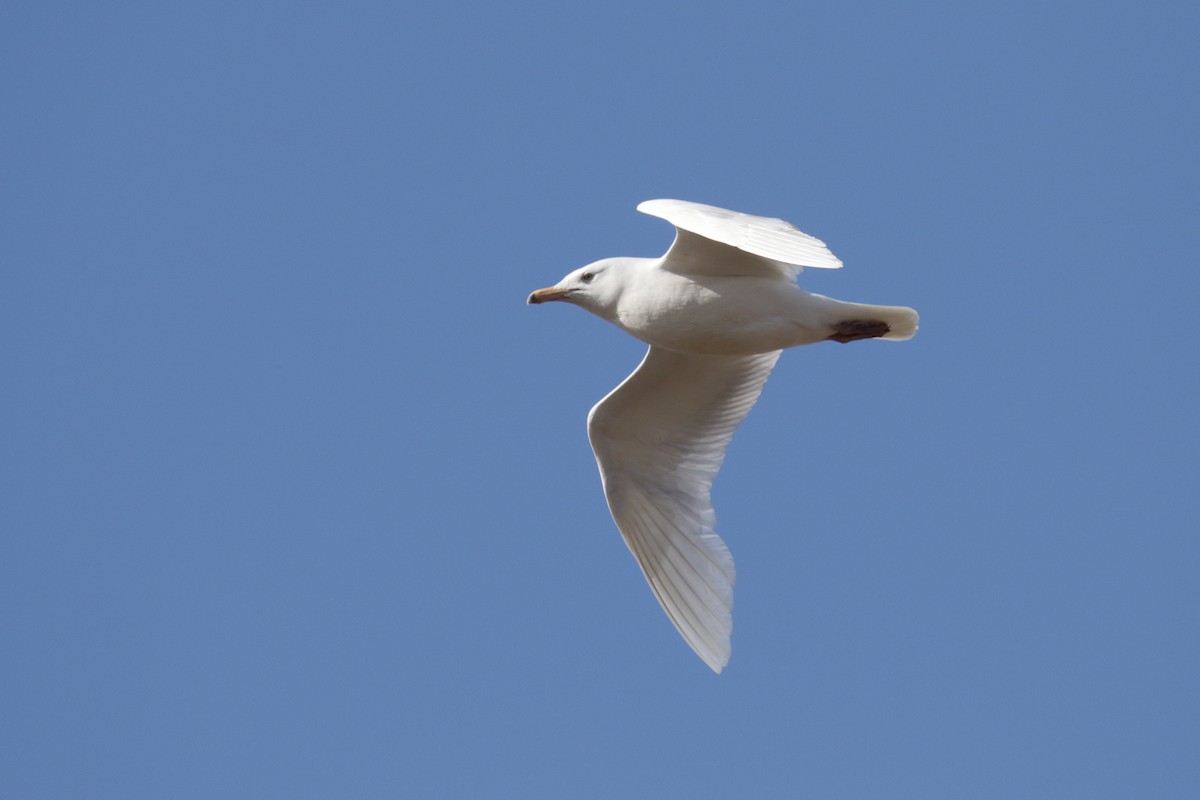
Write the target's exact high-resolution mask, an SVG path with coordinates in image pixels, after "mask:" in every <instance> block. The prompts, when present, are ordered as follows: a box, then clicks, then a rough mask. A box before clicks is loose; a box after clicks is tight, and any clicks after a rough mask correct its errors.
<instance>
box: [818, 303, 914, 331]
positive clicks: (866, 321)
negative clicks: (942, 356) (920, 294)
mask: <svg viewBox="0 0 1200 800" xmlns="http://www.w3.org/2000/svg"><path fill="white" fill-rule="evenodd" d="M813 297H814V298H817V299H818V301H819V302H820V305H821V316H822V317H823V318H824V320H825V322H826V323H827V324H828V325H829V326H830V327H831V328H832V329H833V331H834V334H833V335H832V336H830V337H829V338H831V339H834V340H835V341H845V342H849V341H854V340H856V339H891V340H893V341H897V342H900V341H904V340H905V339H911V338H912V337H913V336H914V335H915V334H916V332H917V327H918V325H919V324H920V321H921V318H920V317H919V316H918V315H917V312H916V311H914V310H913V309H911V308H906V307H904V306H873V305H870V304H869V303H847V302H845V301H843V300H834V299H833V298H832V297H825V296H824V295H813Z"/></svg>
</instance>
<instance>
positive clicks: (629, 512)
mask: <svg viewBox="0 0 1200 800" xmlns="http://www.w3.org/2000/svg"><path fill="white" fill-rule="evenodd" d="M778 358H779V352H778V351H776V352H772V353H763V354H761V355H753V356H700V355H686V354H683V353H676V352H673V351H670V350H664V349H662V348H658V347H651V348H650V350H649V352H648V353H646V357H645V359H644V360H643V361H642V363H641V365H640V366H639V367H638V368H637V369H636V370H634V372H633V374H632V375H630V376H629V377H628V378H626V379H625V380H624V381H623V382H622V383H621V385H620V386H618V387H617V388H616V389H614V390H613V391H612V392H610V393H609V394H608V396H607V397H605V398H604V399H603V400H601V401H600V402H599V403H597V404H596V406H595V407H594V408H593V409H592V411H591V413H590V414H589V415H588V438H589V439H590V440H591V443H592V449H593V450H594V451H595V453H596V463H597V464H598V465H599V467H600V477H601V479H602V480H603V482H604V494H605V497H606V498H607V499H608V508H609V510H610V511H611V512H612V516H613V520H615V521H616V523H617V527H618V528H619V529H620V531H621V535H622V536H623V537H624V538H625V543H626V544H627V545H628V546H629V549H630V550H631V551H632V552H633V555H634V557H636V558H637V562H638V565H639V566H640V567H641V568H642V573H643V574H644V575H645V576H646V580H647V581H648V582H649V583H650V588H651V589H653V590H654V595H655V597H657V598H658V602H659V603H661V604H662V607H663V610H664V611H666V612H667V616H668V617H670V618H671V621H672V622H673V623H675V627H676V628H678V629H679V633H680V634H682V635H683V638H684V639H685V640H687V643H688V644H689V645H691V647H692V649H693V650H695V651H696V654H697V655H699V656H700V658H702V659H704V662H705V663H706V664H708V665H709V666H710V667H712V669H713V670H714V671H716V672H720V671H721V669H722V668H723V667H724V666H725V664H726V663H728V661H729V651H730V643H729V638H730V635H731V634H732V632H733V618H732V609H733V580H734V569H733V557H732V556H730V554H729V550H728V548H726V547H725V543H724V542H722V541H721V538H720V537H719V536H717V534H716V531H715V527H716V515H715V514H714V513H713V508H712V501H711V499H710V496H709V491H710V488H711V487H712V482H713V479H714V478H715V477H716V475H717V471H718V470H720V468H721V462H722V461H723V460H724V458H725V448H726V446H727V445H728V444H729V441H730V440H731V439H732V438H733V433H734V431H735V430H737V427H738V425H740V424H741V422H742V420H743V419H745V417H746V414H747V413H749V411H750V408H751V407H752V406H753V405H754V402H755V401H756V400H757V399H758V396H759V394H760V393H761V392H762V388H763V385H764V384H765V383H766V381H767V376H768V375H770V374H771V369H772V368H773V367H774V366H775V362H776V361H777V360H778Z"/></svg>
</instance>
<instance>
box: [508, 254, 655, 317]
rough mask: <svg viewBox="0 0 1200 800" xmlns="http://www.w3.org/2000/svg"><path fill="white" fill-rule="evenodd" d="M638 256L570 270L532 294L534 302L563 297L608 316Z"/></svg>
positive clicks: (609, 259) (596, 262)
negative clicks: (554, 281) (562, 276)
mask: <svg viewBox="0 0 1200 800" xmlns="http://www.w3.org/2000/svg"><path fill="white" fill-rule="evenodd" d="M637 260H638V259H632V258H605V259H602V260H600V261H594V262H592V263H591V264H588V265H587V266H586V267H580V268H579V269H577V270H575V271H574V272H570V273H568V274H567V275H566V277H564V278H563V279H562V280H561V281H559V282H558V283H556V284H554V285H553V286H548V287H546V288H545V289H538V290H537V291H536V292H534V293H533V294H531V295H529V303H530V305H536V304H538V303H549V302H551V301H552V300H561V301H563V302H566V303H573V304H574V305H577V306H580V307H581V308H585V309H587V310H588V311H591V312H592V313H593V314H597V315H599V316H601V317H605V318H608V317H609V316H610V315H611V314H612V313H613V312H614V311H615V309H616V306H617V301H618V300H619V299H620V296H621V292H622V290H623V289H624V287H625V284H626V283H627V278H626V274H627V272H628V268H629V267H630V266H631V265H632V263H633V262H635V261H637Z"/></svg>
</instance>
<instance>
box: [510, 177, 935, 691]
mask: <svg viewBox="0 0 1200 800" xmlns="http://www.w3.org/2000/svg"><path fill="white" fill-rule="evenodd" d="M638 210H640V211H645V212H646V213H649V214H653V215H655V216H660V217H663V218H664V219H667V220H668V221H670V222H672V223H673V224H674V225H675V226H676V238H675V242H674V243H673V244H672V246H671V248H670V250H668V251H667V253H666V254H665V255H664V256H662V257H661V258H609V259H604V260H602V261H597V262H594V263H592V264H589V265H587V266H585V267H581V268H580V269H578V270H575V271H574V272H572V273H570V274H568V275H567V276H566V277H565V278H563V279H562V280H561V281H559V282H558V283H557V284H556V285H555V286H552V287H549V288H546V289H539V290H538V291H536V292H534V293H533V294H531V295H530V297H529V302H530V303H542V302H548V301H552V300H561V301H565V302H569V303H572V304H575V305H579V306H581V307H583V308H585V309H587V310H588V311H591V312H592V313H594V314H596V315H597V316H600V317H601V318H603V319H606V320H608V321H609V322H612V323H613V324H615V325H617V326H618V327H620V328H621V329H622V330H625V331H626V332H628V333H629V334H631V335H633V336H635V337H637V338H638V339H641V340H642V341H644V342H646V343H648V344H649V345H650V350H649V351H648V352H647V354H646V357H645V359H644V360H643V361H642V363H641V365H640V366H639V367H638V368H637V369H636V370H635V371H634V372H633V374H632V375H630V376H629V377H628V378H627V379H625V381H624V382H622V383H621V385H620V386H618V387H617V388H616V389H614V390H613V391H612V392H610V393H609V394H608V396H607V397H605V398H604V399H603V400H601V401H600V402H599V403H597V404H596V406H595V407H594V408H593V409H592V411H591V413H590V414H589V415H588V437H589V439H590V441H591V443H592V449H593V450H594V452H595V454H596V461H597V464H598V465H599V467H600V475H601V479H602V481H603V483H604V492H605V496H606V498H607V499H608V505H609V509H610V510H611V512H612V515H613V519H614V521H615V522H616V523H617V527H618V528H619V529H620V531H621V534H622V536H623V537H624V539H625V542H626V544H627V545H628V546H629V549H630V550H631V551H632V552H633V554H634V556H635V557H636V558H637V561H638V564H639V566H641V568H642V572H643V573H644V574H645V576H646V579H647V581H648V582H649V583H650V586H651V588H652V589H653V590H654V594H655V596H656V597H657V598H658V600H659V602H660V603H661V604H662V606H663V609H664V610H665V611H666V612H667V615H668V616H669V617H670V618H671V621H672V622H674V623H675V626H676V628H677V629H678V630H679V632H680V634H682V635H683V637H684V639H685V640H686V641H687V642H688V644H689V645H691V647H692V648H693V649H694V650H695V651H696V653H697V654H698V655H699V656H700V657H701V658H702V659H704V661H705V663H707V664H708V665H709V666H710V667H711V668H712V669H714V670H715V671H717V672H720V671H721V669H722V668H723V667H724V666H725V664H726V663H727V662H728V659H729V652H730V636H731V633H732V607H733V580H734V569H733V559H732V557H731V556H730V555H729V550H728V549H727V548H726V547H725V544H724V543H723V542H722V541H721V539H720V538H719V537H718V536H717V534H716V531H715V526H716V517H715V514H714V513H713V510H712V503H711V501H710V499H709V491H710V489H711V486H712V482H713V479H714V478H715V477H716V475H717V472H718V470H719V469H720V467H721V461H722V460H723V459H724V456H725V448H726V446H727V445H728V444H729V441H730V440H731V439H732V437H733V433H734V431H735V430H736V429H737V427H738V425H740V424H741V421H742V420H743V419H744V418H745V416H746V414H747V413H749V411H750V408H751V407H752V406H753V405H754V402H755V401H756V400H757V399H758V395H759V393H760V392H761V391H762V388H763V385H764V384H765V383H766V380H767V376H768V375H770V372H771V370H772V368H773V367H774V365H775V362H776V360H778V358H779V354H780V352H781V351H782V350H784V349H786V348H789V347H796V346H798V345H803V344H811V343H814V342H819V341H826V340H828V341H838V342H849V341H855V340H857V339H867V338H884V339H897V340H900V339H908V338H911V337H912V336H913V334H914V333H915V332H916V329H917V314H916V312H915V311H913V310H912V309H910V308H902V307H895V306H873V305H865V304H861V303H846V302H843V301H840V300H834V299H832V298H829V297H823V296H822V295H817V294H810V293H809V292H806V291H804V290H803V289H801V288H799V287H798V286H796V284H795V282H794V280H795V277H796V275H797V274H798V273H799V272H800V268H801V267H803V266H814V267H840V266H841V262H840V261H839V260H838V259H837V258H835V257H834V256H833V254H832V253H830V252H829V250H828V249H827V248H826V247H825V245H824V243H822V242H821V241H819V240H817V239H814V238H813V237H811V236H808V235H807V234H804V233H801V232H800V231H798V230H796V229H795V228H794V227H792V226H791V225H790V224H788V223H786V222H784V221H782V220H777V219H770V218H765V217H755V216H750V215H748V214H739V213H737V212H733V211H726V210H724V209H719V208H715V207H713V206H705V205H701V204H698V203H689V202H685V201H682V200H651V201H647V202H645V203H642V204H641V205H639V206H638Z"/></svg>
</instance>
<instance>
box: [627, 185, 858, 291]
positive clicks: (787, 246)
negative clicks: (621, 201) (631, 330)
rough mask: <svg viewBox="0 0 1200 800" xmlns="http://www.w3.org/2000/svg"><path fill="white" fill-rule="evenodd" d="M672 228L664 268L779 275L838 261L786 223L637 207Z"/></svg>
mask: <svg viewBox="0 0 1200 800" xmlns="http://www.w3.org/2000/svg"><path fill="white" fill-rule="evenodd" d="M637 210H638V211H641V212H642V213H643V214H650V215H651V216H654V217H661V218H662V219H665V220H666V221H667V222H670V223H671V224H672V225H674V226H675V228H676V231H675V242H674V244H672V245H671V249H670V250H668V251H667V254H666V255H665V256H664V257H663V266H664V267H665V268H666V269H670V270H674V271H676V272H682V273H686V274H705V275H755V274H761V275H772V276H776V277H777V276H779V275H783V276H785V277H787V278H789V279H792V278H795V277H796V274H797V273H799V272H800V270H801V268H803V267H823V268H828V269H836V268H838V267H840V266H842V262H841V260H840V259H838V257H837V256H835V255H834V254H833V253H831V252H829V248H828V247H826V246H825V243H824V242H822V241H821V240H820V239H817V238H815V237H813V236H809V235H808V234H807V233H803V232H802V231H799V230H797V229H796V227H795V226H794V225H792V224H791V223H790V222H785V221H784V220H782V219H775V218H773V217H756V216H753V215H751V214H742V213H739V212H737V211H727V210H725V209H723V208H717V207H716V206H706V205H703V204H701V203H690V202H688V201H686V200H647V201H646V202H644V203H641V204H639V205H638V207H637Z"/></svg>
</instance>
